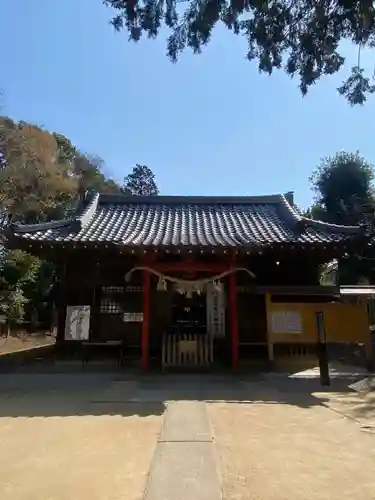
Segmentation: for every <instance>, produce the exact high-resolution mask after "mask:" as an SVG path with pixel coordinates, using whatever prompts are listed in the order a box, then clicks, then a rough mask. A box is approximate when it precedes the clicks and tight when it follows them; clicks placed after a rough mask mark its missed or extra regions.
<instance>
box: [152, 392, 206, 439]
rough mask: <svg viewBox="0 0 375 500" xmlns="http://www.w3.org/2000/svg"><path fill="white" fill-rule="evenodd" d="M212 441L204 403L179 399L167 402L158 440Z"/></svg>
mask: <svg viewBox="0 0 375 500" xmlns="http://www.w3.org/2000/svg"><path fill="white" fill-rule="evenodd" d="M172 441H176V442H183V441H192V442H194V441H205V442H208V443H211V442H212V433H211V429H210V426H209V422H208V419H207V412H206V407H205V403H202V402H194V401H180V402H173V403H168V406H167V411H166V412H165V414H164V419H163V428H162V432H161V436H160V440H159V442H172Z"/></svg>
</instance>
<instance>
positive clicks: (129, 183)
mask: <svg viewBox="0 0 375 500" xmlns="http://www.w3.org/2000/svg"><path fill="white" fill-rule="evenodd" d="M123 191H124V193H129V194H131V195H139V196H155V195H158V194H159V189H158V187H157V185H156V182H155V175H154V173H153V172H152V170H151V169H150V168H148V167H147V166H146V165H138V164H137V165H136V166H135V167H134V168H133V170H132V172H131V173H130V174H129V175H127V176H126V177H125V179H124V187H123Z"/></svg>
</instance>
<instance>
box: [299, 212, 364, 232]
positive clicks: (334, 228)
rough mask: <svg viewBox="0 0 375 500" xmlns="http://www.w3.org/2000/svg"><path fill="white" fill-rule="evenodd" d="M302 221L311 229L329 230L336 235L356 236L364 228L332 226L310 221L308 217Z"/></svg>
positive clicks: (327, 223)
mask: <svg viewBox="0 0 375 500" xmlns="http://www.w3.org/2000/svg"><path fill="white" fill-rule="evenodd" d="M301 220H303V221H304V222H306V224H307V225H308V226H310V227H314V228H315V229H328V230H329V231H332V232H334V233H348V234H354V233H359V232H360V231H361V230H362V228H361V226H345V225H341V224H332V223H330V222H323V221H321V220H315V219H309V218H308V217H302V216H301Z"/></svg>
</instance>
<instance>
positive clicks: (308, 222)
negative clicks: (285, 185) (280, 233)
mask: <svg viewBox="0 0 375 500" xmlns="http://www.w3.org/2000/svg"><path fill="white" fill-rule="evenodd" d="M281 206H282V207H283V208H286V212H289V214H290V215H291V217H292V219H293V220H294V222H295V223H297V224H298V223H300V224H301V223H302V224H303V225H304V226H309V227H314V228H315V229H321V230H324V229H326V230H329V231H332V232H333V233H347V234H355V233H359V232H360V231H361V226H345V225H340V224H332V223H330V222H323V221H320V220H315V219H309V218H308V217H304V216H303V215H301V214H300V213H299V212H298V210H297V209H296V207H295V206H294V205H291V204H290V203H289V201H288V200H287V198H286V196H284V195H281Z"/></svg>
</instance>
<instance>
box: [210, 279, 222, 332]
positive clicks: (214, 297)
mask: <svg viewBox="0 0 375 500" xmlns="http://www.w3.org/2000/svg"><path fill="white" fill-rule="evenodd" d="M206 300H207V331H208V333H209V335H211V336H212V337H213V338H220V337H221V338H222V337H224V336H225V291H224V285H223V284H222V283H220V284H219V286H218V287H216V286H214V284H213V283H208V284H207V296H206Z"/></svg>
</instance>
